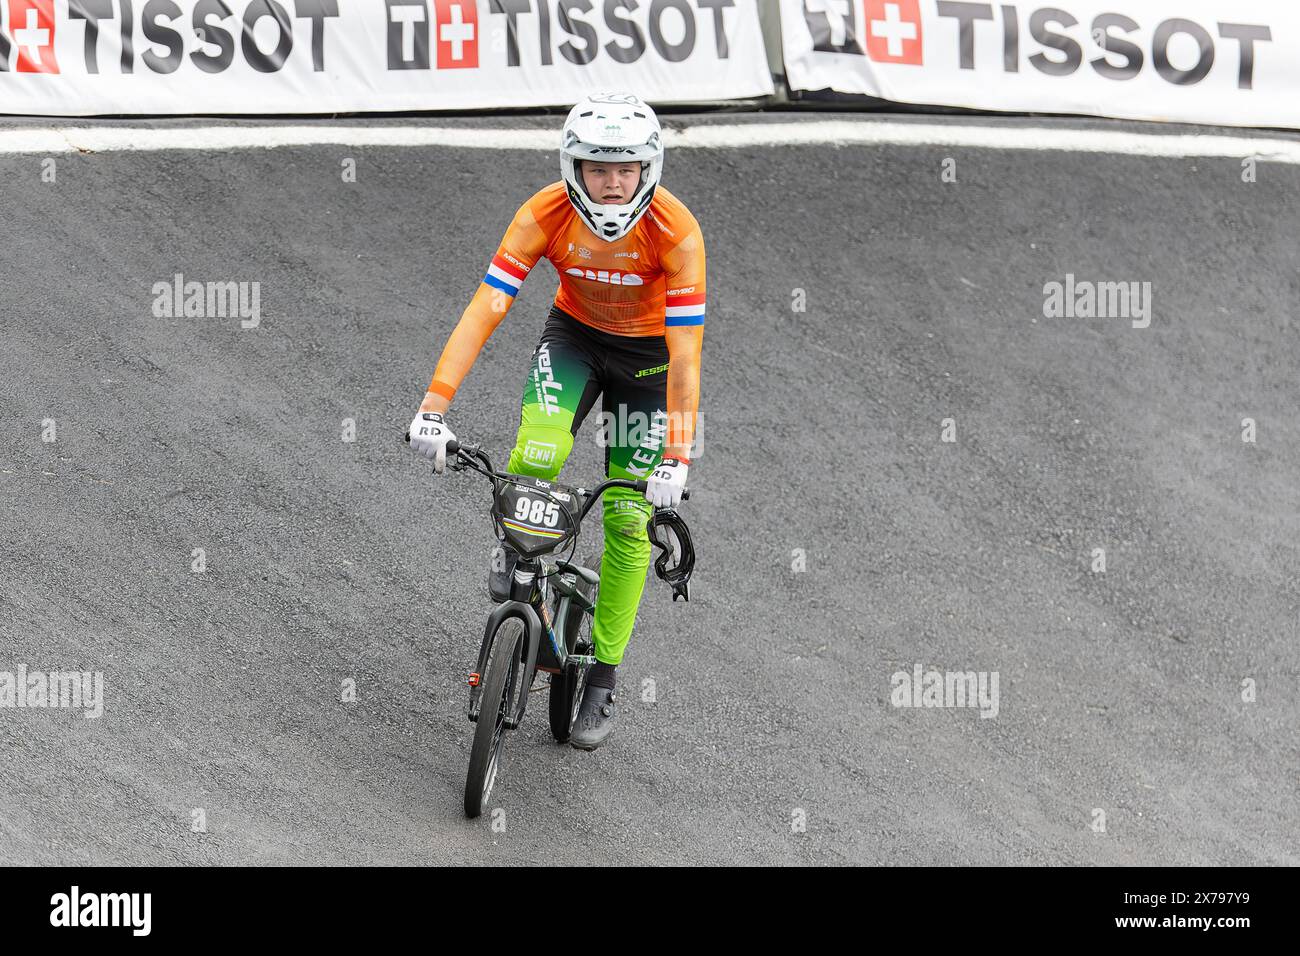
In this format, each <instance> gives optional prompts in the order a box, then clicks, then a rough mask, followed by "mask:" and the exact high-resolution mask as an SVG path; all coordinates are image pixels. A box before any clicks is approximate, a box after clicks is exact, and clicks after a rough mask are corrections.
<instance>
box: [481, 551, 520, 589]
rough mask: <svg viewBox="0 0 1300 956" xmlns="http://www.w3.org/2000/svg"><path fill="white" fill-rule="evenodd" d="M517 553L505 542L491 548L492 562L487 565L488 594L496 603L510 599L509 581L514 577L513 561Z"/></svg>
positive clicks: (516, 558)
mask: <svg viewBox="0 0 1300 956" xmlns="http://www.w3.org/2000/svg"><path fill="white" fill-rule="evenodd" d="M518 560H519V555H518V554H517V553H516V552H515V549H514V548H511V547H509V546H507V545H505V544H498V545H497V546H496V547H495V548H493V549H492V562H491V564H490V565H489V566H488V594H489V595H490V596H491V597H492V600H493V601H495V602H496V603H497V604H500V603H502V602H503V601H509V600H510V582H511V581H512V580H513V579H514V574H515V562H516V561H518Z"/></svg>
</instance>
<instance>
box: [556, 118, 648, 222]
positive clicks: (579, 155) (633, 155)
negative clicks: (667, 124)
mask: <svg viewBox="0 0 1300 956" xmlns="http://www.w3.org/2000/svg"><path fill="white" fill-rule="evenodd" d="M584 159H587V160H592V161H594V162H597V163H620V162H640V163H641V182H640V185H638V186H637V188H636V191H635V192H634V193H633V194H632V198H631V200H630V201H629V202H627V203H622V204H619V205H606V204H605V203H602V202H600V201H599V200H597V199H595V198H593V197H592V196H591V195H590V194H588V192H587V187H586V186H585V185H584V184H583V181H582V174H581V172H580V171H579V168H578V162H577V161H578V160H584ZM663 165H664V144H663V133H662V131H661V130H660V129H659V118H658V117H657V116H655V111H654V110H652V109H651V108H650V107H649V106H647V105H646V104H645V103H643V102H641V100H640V98H638V97H637V96H634V95H633V94H631V93H593V94H592V95H591V96H588V97H587V98H586V99H584V100H583V101H582V102H581V103H579V104H578V105H577V106H575V107H574V108H573V109H571V110H570V111H569V117H568V119H566V120H565V121H564V139H563V141H562V142H561V145H560V175H561V176H562V177H563V178H564V185H565V187H566V189H567V190H568V193H569V202H571V203H573V208H574V209H576V210H577V211H578V215H579V216H581V217H582V220H583V222H585V223H586V224H587V226H588V227H589V228H590V229H591V231H592V232H594V233H595V234H596V235H598V236H600V238H602V239H604V240H605V241H606V242H616V241H617V240H619V239H622V238H623V237H624V236H626V235H627V234H628V233H629V232H631V230H632V227H633V226H635V225H636V223H637V220H638V219H640V218H641V217H642V216H643V215H645V211H646V210H647V209H649V208H650V200H651V199H653V198H654V194H655V189H656V188H657V187H658V186H659V177H660V175H661V174H662V173H663Z"/></svg>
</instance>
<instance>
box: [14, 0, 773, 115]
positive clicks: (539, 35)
mask: <svg viewBox="0 0 1300 956" xmlns="http://www.w3.org/2000/svg"><path fill="white" fill-rule="evenodd" d="M602 89H616V90H627V91H629V92H634V93H636V94H638V95H640V96H641V97H642V98H643V99H645V100H648V101H650V102H700V101H706V100H722V99H732V98H737V97H751V96H763V95H767V94H770V93H771V92H772V77H771V74H770V73H769V72H768V67H767V60H766V58H765V55H764V51H763V38H762V33H761V30H760V28H759V20H758V11H757V8H756V0H0V112H4V113H23V114H55V115H62V116H86V115H102V114H112V113H123V114H148V113H170V114H179V113H342V112H363V111H375V110H392V111H396V110H438V109H479V108H487V107H519V106H564V105H567V104H571V103H573V102H576V101H577V100H578V99H580V98H581V97H583V96H585V95H586V94H587V93H589V92H592V91H593V90H602Z"/></svg>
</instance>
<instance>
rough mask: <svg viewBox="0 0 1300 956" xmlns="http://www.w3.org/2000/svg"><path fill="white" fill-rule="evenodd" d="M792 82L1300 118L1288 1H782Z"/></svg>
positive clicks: (1153, 116) (1121, 113)
mask: <svg viewBox="0 0 1300 956" xmlns="http://www.w3.org/2000/svg"><path fill="white" fill-rule="evenodd" d="M780 6H781V32H782V43H783V47H784V55H785V68H786V76H787V80H788V82H789V85H790V88H791V89H792V90H835V91H838V92H841V93H858V94H868V95H870V96H877V97H881V98H883V99H887V100H894V101H897V102H901V103H927V104H936V105H945V106H963V107H971V108H975V109H987V110H1015V111H1025V112H1042V113H1086V114H1092V115H1097V116H1112V117H1121V118H1128V119H1143V120H1167V121H1177V122H1188V123H1215V124H1221V125H1227V126H1285V127H1300V4H1296V3H1294V2H1291V0H1286V2H1279V0H1231V2H1229V0H1048V2H1022V0H1002V2H966V0H781V4H780Z"/></svg>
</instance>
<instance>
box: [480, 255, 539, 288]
mask: <svg viewBox="0 0 1300 956" xmlns="http://www.w3.org/2000/svg"><path fill="white" fill-rule="evenodd" d="M527 277H528V270H527V269H525V268H523V267H521V266H518V265H516V264H515V263H513V262H511V261H510V260H509V259H507V258H505V257H504V256H502V255H501V254H500V253H498V254H497V255H495V256H493V257H492V264H491V265H490V266H488V271H487V275H485V276H484V277H483V281H484V282H486V283H487V284H488V285H490V286H491V287H492V288H494V289H500V290H501V291H502V292H504V293H505V294H506V295H509V296H515V295H518V294H519V287H520V286H521V285H523V284H524V279H526V278H527Z"/></svg>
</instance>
